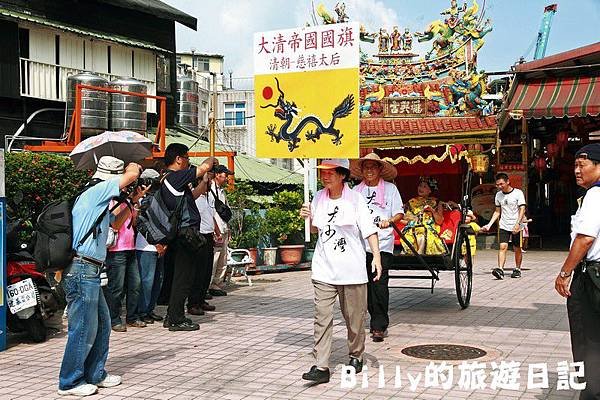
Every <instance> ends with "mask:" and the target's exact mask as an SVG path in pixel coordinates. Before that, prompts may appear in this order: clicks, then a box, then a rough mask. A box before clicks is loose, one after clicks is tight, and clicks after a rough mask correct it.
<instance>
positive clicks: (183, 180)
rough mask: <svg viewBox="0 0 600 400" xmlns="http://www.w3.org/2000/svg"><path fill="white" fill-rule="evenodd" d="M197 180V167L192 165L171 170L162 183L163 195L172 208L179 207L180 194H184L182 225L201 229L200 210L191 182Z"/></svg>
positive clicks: (167, 204) (168, 205)
mask: <svg viewBox="0 0 600 400" xmlns="http://www.w3.org/2000/svg"><path fill="white" fill-rule="evenodd" d="M195 180H196V167H195V166H191V167H190V168H188V169H184V170H181V171H169V173H168V174H167V176H166V178H165V181H164V182H163V185H161V195H162V196H163V199H164V200H165V204H166V206H167V207H168V208H169V209H170V210H174V209H175V208H176V207H177V201H178V200H179V196H181V195H182V194H183V196H185V198H184V204H183V210H182V222H181V227H182V228H184V227H186V226H193V227H197V228H198V229H200V212H199V211H198V207H196V202H195V200H194V196H193V195H192V190H191V189H190V183H193V182H194V181H195Z"/></svg>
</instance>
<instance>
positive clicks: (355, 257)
mask: <svg viewBox="0 0 600 400" xmlns="http://www.w3.org/2000/svg"><path fill="white" fill-rule="evenodd" d="M349 191H350V193H351V196H352V202H350V201H348V200H344V199H343V198H339V199H335V200H330V199H328V200H323V202H322V204H320V205H319V207H325V209H326V211H327V215H328V216H329V217H328V220H327V225H325V226H323V227H322V228H321V229H319V239H318V240H317V245H316V247H315V253H314V255H313V259H312V279H313V280H315V281H319V282H323V283H329V284H331V285H355V284H362V283H367V281H368V277H367V270H366V268H365V263H366V258H367V255H366V253H365V247H364V243H363V239H364V238H366V237H368V236H370V235H372V234H374V233H376V232H377V227H376V226H375V225H373V219H372V218H371V213H370V212H369V209H368V208H367V203H366V202H365V199H364V198H363V197H362V196H361V195H360V194H359V193H358V192H355V191H352V190H349ZM316 198H318V195H317V196H315V199H316ZM315 207H316V204H315V201H314V200H313V202H312V204H311V212H312V215H315V214H316V212H315ZM342 213H344V215H345V216H346V217H345V218H342V217H341V215H342ZM348 216H352V224H348V223H345V224H344V225H338V224H339V223H340V222H341V220H342V219H345V220H346V222H347V221H348V219H347V218H348Z"/></svg>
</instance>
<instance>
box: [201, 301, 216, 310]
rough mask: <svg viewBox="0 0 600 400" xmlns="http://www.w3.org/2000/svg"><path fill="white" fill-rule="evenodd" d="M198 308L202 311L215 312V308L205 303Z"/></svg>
mask: <svg viewBox="0 0 600 400" xmlns="http://www.w3.org/2000/svg"><path fill="white" fill-rule="evenodd" d="M200 308H201V309H203V310H204V311H215V310H216V309H217V307H215V306H211V305H210V304H208V303H207V302H204V303H202V304H200Z"/></svg>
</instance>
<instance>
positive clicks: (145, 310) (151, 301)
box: [135, 168, 167, 324]
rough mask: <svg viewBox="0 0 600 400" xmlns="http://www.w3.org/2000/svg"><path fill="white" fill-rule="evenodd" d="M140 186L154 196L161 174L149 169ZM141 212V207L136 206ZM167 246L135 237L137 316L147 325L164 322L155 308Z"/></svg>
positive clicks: (139, 236)
mask: <svg viewBox="0 0 600 400" xmlns="http://www.w3.org/2000/svg"><path fill="white" fill-rule="evenodd" d="M139 181H140V184H141V185H143V186H146V187H148V188H149V189H148V193H147V196H150V195H152V194H153V193H155V192H156V191H157V190H158V189H160V174H159V173H158V171H156V170H154V169H151V168H148V169H145V170H144V172H142V175H141V176H140V179H139ZM147 196H144V197H143V198H142V199H140V204H143V203H144V201H145V200H146V199H147ZM135 207H136V210H138V211H139V206H135ZM166 249H167V245H162V244H157V245H152V244H149V243H148V241H147V240H146V238H144V236H143V235H142V234H140V233H137V235H136V237H135V254H136V258H137V265H138V270H139V272H140V281H141V289H140V297H139V298H140V300H139V301H138V308H137V314H138V316H139V317H140V319H141V320H142V321H144V322H145V323H146V324H153V323H154V322H155V321H162V320H163V318H162V317H161V316H159V315H157V314H156V313H154V307H156V302H157V300H158V295H159V293H160V289H161V287H162V282H163V270H164V257H163V256H164V255H165V252H166Z"/></svg>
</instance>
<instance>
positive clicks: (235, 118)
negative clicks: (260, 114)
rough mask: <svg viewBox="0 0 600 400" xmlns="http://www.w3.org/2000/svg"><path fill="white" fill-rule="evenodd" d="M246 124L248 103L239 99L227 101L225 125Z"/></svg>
mask: <svg viewBox="0 0 600 400" xmlns="http://www.w3.org/2000/svg"><path fill="white" fill-rule="evenodd" d="M245 125H246V103H245V102H243V101H238V102H235V103H225V126H245Z"/></svg>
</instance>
